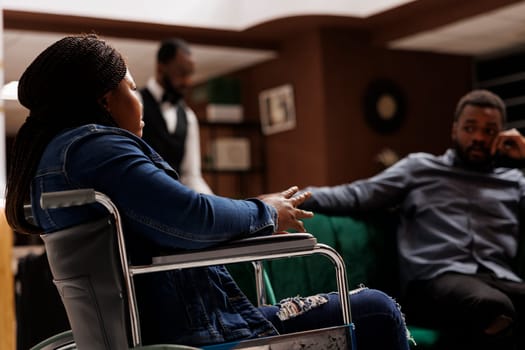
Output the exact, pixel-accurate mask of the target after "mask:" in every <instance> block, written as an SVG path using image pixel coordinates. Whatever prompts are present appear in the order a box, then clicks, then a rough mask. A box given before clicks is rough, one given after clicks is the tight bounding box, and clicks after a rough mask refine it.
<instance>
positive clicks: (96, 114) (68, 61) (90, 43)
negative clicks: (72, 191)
mask: <svg viewBox="0 0 525 350" xmlns="http://www.w3.org/2000/svg"><path fill="white" fill-rule="evenodd" d="M126 70H127V67H126V63H125V61H124V59H123V58H122V56H121V54H120V53H119V52H118V51H117V50H115V49H114V48H113V47H111V46H109V45H108V44H107V43H106V42H104V41H103V40H101V39H99V38H98V37H97V36H96V35H94V34H86V35H76V36H67V37H65V38H63V39H61V40H59V41H57V42H55V43H54V44H52V45H51V46H49V47H48V48H47V49H45V50H44V51H42V53H40V55H38V56H37V58H36V59H35V60H34V61H33V62H32V63H31V64H30V65H29V67H27V69H26V70H25V72H24V73H23V74H22V77H21V78H20V81H19V84H18V99H19V101H20V103H21V104H22V105H23V106H25V107H26V108H27V109H29V116H28V117H27V119H26V121H25V122H24V124H23V125H22V126H21V128H20V130H19V131H18V134H17V135H16V138H15V141H14V144H13V152H12V155H11V158H12V159H11V163H10V167H9V172H8V174H7V191H6V217H7V221H8V223H9V225H10V226H11V227H12V228H13V229H14V230H16V231H18V232H23V233H41V230H40V229H39V228H38V227H36V226H34V225H32V224H30V223H29V222H28V221H27V220H26V218H25V216H24V203H26V202H27V201H28V200H29V196H30V186H31V181H32V180H33V177H34V176H35V173H36V169H37V166H38V163H39V161H40V158H41V156H42V154H43V152H44V150H45V148H46V146H47V144H48V143H49V142H50V141H51V140H52V139H53V138H54V137H55V136H56V135H58V134H59V133H60V132H62V131H64V130H66V129H71V128H75V127H79V126H82V125H86V124H92V123H94V124H101V125H107V126H116V124H115V122H114V121H113V119H112V118H111V115H110V114H109V112H108V111H107V110H106V109H105V108H103V106H102V104H101V102H100V100H101V98H102V97H103V96H104V95H105V94H106V93H107V92H108V91H111V90H113V89H115V88H116V87H117V86H118V85H119V83H120V82H121V81H122V79H124V76H125V74H126Z"/></svg>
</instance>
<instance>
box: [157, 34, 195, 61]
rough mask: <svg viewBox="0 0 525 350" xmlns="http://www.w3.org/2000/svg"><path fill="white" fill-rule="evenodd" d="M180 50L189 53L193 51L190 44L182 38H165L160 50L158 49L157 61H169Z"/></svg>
mask: <svg viewBox="0 0 525 350" xmlns="http://www.w3.org/2000/svg"><path fill="white" fill-rule="evenodd" d="M179 50H182V51H184V52H185V53H188V54H189V53H191V51H190V46H189V45H188V43H187V42H185V41H184V40H182V39H178V38H170V39H165V40H163V41H162V43H161V44H160V47H159V51H157V62H158V63H168V62H169V61H171V60H172V59H174V58H175V56H176V55H177V52H178V51H179Z"/></svg>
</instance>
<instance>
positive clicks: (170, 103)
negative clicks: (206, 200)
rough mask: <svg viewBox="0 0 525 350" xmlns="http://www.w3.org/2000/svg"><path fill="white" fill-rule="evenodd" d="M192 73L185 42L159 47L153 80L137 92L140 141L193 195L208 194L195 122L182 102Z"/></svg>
mask: <svg viewBox="0 0 525 350" xmlns="http://www.w3.org/2000/svg"><path fill="white" fill-rule="evenodd" d="M194 71H195V63H194V61H193V59H192V57H191V51H190V48H189V46H188V44H187V43H186V42H185V41H183V40H180V39H168V40H165V41H163V42H162V43H161V45H160V48H159V50H158V52H157V65H156V70H155V76H154V77H152V78H150V79H149V80H148V82H147V84H146V87H145V88H143V89H142V90H141V91H140V94H141V96H142V103H143V106H144V111H143V118H144V123H145V126H144V130H143V136H142V138H143V139H144V140H145V141H146V142H147V143H148V144H150V145H151V146H152V147H153V148H154V149H155V150H156V151H157V152H158V153H159V154H160V155H161V156H162V158H164V159H165V160H166V161H167V162H168V163H169V164H170V165H171V166H172V167H173V168H174V169H175V170H176V171H177V172H178V173H179V176H180V181H181V182H182V183H183V184H185V185H186V186H188V187H190V188H192V189H194V190H195V191H197V192H201V193H212V191H211V189H210V188H209V186H208V185H207V184H206V182H205V181H204V179H203V178H202V173H201V152H200V139H199V124H198V120H197V117H196V116H195V113H194V112H193V111H192V110H191V109H190V108H188V106H186V104H185V103H184V100H183V98H184V94H185V93H186V91H187V90H188V88H189V86H190V85H191V77H192V75H193V73H194Z"/></svg>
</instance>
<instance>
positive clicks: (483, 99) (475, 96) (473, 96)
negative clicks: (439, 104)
mask: <svg viewBox="0 0 525 350" xmlns="http://www.w3.org/2000/svg"><path fill="white" fill-rule="evenodd" d="M468 105H471V106H476V107H489V108H495V109H497V110H498V111H499V112H500V113H501V119H502V120H501V122H502V123H503V124H505V122H506V121H507V112H506V108H505V103H504V102H503V100H502V99H501V98H500V97H499V96H498V95H496V94H495V93H493V92H490V91H488V90H472V91H471V92H469V93H468V94H466V95H465V96H463V97H462V98H461V99H460V100H459V102H458V105H457V107H456V113H455V114H454V121H457V120H458V119H459V116H460V115H461V113H463V109H465V106H468Z"/></svg>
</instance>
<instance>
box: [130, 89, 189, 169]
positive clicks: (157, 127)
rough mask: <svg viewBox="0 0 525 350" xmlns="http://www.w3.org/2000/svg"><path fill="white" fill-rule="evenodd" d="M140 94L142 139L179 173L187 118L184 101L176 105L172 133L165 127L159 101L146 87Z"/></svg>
mask: <svg viewBox="0 0 525 350" xmlns="http://www.w3.org/2000/svg"><path fill="white" fill-rule="evenodd" d="M140 94H141V95H142V104H143V106H144V108H143V119H144V123H145V125H144V129H143V131H142V139H143V140H144V141H146V142H147V143H148V144H149V145H150V146H151V147H153V149H154V150H155V151H157V152H158V153H159V154H160V156H161V157H162V158H164V160H165V161H167V162H168V163H169V164H170V165H171V166H172V167H173V169H175V170H176V171H177V173H179V174H180V164H181V162H182V158H183V157H184V150H185V149H184V145H185V143H186V134H187V130H188V120H187V118H186V112H185V110H184V102H182V100H181V102H179V104H178V105H177V127H176V128H175V132H174V133H173V134H172V133H170V132H169V131H168V129H167V127H166V121H165V120H164V117H163V116H162V112H161V111H160V106H159V103H158V102H157V101H156V100H155V98H154V97H153V95H151V92H149V90H148V89H147V88H144V89H142V90H140Z"/></svg>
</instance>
